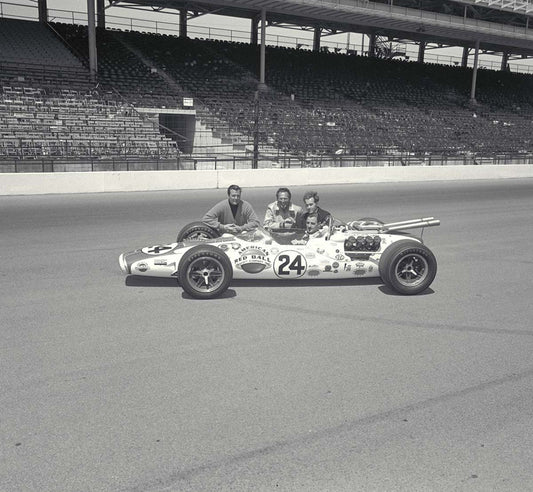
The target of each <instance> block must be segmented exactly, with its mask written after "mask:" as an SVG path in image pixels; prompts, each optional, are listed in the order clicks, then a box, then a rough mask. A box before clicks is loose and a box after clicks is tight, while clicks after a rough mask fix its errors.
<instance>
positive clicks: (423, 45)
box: [418, 41, 426, 63]
mask: <svg viewBox="0 0 533 492" xmlns="http://www.w3.org/2000/svg"><path fill="white" fill-rule="evenodd" d="M425 54H426V42H425V41H420V44H419V45H418V63H424V55H425Z"/></svg>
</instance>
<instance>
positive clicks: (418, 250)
mask: <svg viewBox="0 0 533 492" xmlns="http://www.w3.org/2000/svg"><path fill="white" fill-rule="evenodd" d="M379 274H380V276H381V279H382V280H383V282H384V283H385V285H387V286H388V287H390V288H392V289H393V290H395V291H396V292H398V293H400V294H405V295H414V294H419V293H420V292H423V291H424V290H426V289H427V288H428V287H429V286H430V285H431V283H432V282H433V280H434V279H435V275H436V274H437V260H436V258H435V255H434V254H433V253H432V252H431V250H430V249H429V248H428V247H427V246H425V245H424V244H422V243H418V242H416V241H411V240H409V239H405V240H400V241H397V242H395V243H393V244H391V245H390V246H389V247H388V248H387V249H386V250H385V251H384V252H383V254H382V255H381V259H380V261H379Z"/></svg>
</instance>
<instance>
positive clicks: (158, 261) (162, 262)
mask: <svg viewBox="0 0 533 492" xmlns="http://www.w3.org/2000/svg"><path fill="white" fill-rule="evenodd" d="M154 265H160V266H166V265H167V260H164V259H163V260H154Z"/></svg>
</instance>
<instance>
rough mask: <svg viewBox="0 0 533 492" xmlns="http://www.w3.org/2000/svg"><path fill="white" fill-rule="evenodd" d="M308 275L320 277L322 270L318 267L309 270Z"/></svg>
mask: <svg viewBox="0 0 533 492" xmlns="http://www.w3.org/2000/svg"><path fill="white" fill-rule="evenodd" d="M307 275H309V276H310V277H318V276H319V275H320V270H317V269H316V268H313V269H309V270H307Z"/></svg>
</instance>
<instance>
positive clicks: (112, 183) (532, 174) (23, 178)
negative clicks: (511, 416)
mask: <svg viewBox="0 0 533 492" xmlns="http://www.w3.org/2000/svg"><path fill="white" fill-rule="evenodd" d="M506 178H533V165H528V164H523V165H514V164H513V165H511V164H509V165H499V166H498V165H483V166H436V167H433V166H431V167H430V166H409V167H352V168H346V167H345V168H318V169H317V168H304V169H255V170H251V169H244V170H243V169H240V170H238V169H236V170H212V171H130V172H126V171H125V172H88V173H18V174H14V173H4V174H0V195H36V194H50V193H101V192H117V191H160V190H193V189H206V188H226V187H227V186H229V185H230V184H232V183H237V184H239V185H240V186H242V187H246V188H250V187H260V186H305V185H320V184H349V183H380V182H382V183H383V182H401V181H442V180H464V179H506Z"/></svg>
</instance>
